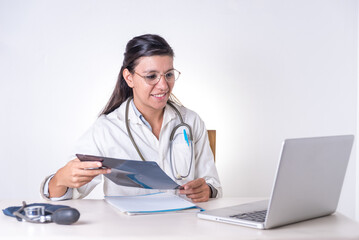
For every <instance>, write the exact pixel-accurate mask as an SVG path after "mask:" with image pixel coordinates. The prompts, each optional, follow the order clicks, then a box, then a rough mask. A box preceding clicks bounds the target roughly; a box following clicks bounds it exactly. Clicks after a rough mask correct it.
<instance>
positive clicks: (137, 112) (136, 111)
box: [131, 99, 152, 131]
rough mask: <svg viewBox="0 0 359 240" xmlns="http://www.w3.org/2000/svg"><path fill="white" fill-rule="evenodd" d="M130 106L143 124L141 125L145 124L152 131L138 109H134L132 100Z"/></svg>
mask: <svg viewBox="0 0 359 240" xmlns="http://www.w3.org/2000/svg"><path fill="white" fill-rule="evenodd" d="M131 105H132V108H133V110H134V111H135V113H136V116H137V117H139V118H140V119H141V121H142V122H143V124H145V125H146V126H147V127H148V128H149V129H150V130H151V131H152V127H151V125H150V124H149V123H148V122H147V120H146V119H145V117H144V116H143V115H142V113H141V112H140V111H138V109H137V108H136V105H135V103H134V102H133V99H132V100H131Z"/></svg>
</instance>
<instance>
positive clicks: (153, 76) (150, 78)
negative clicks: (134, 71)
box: [146, 74, 157, 81]
mask: <svg viewBox="0 0 359 240" xmlns="http://www.w3.org/2000/svg"><path fill="white" fill-rule="evenodd" d="M146 78H147V79H148V80H150V81H152V80H155V79H157V75H156V74H152V75H147V76H146Z"/></svg>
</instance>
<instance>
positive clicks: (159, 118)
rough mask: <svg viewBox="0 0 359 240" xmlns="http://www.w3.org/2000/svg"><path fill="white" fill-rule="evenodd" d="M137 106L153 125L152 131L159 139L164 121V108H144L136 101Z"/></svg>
mask: <svg viewBox="0 0 359 240" xmlns="http://www.w3.org/2000/svg"><path fill="white" fill-rule="evenodd" d="M134 103H135V102H134ZM135 106H136V108H137V109H138V111H140V113H141V114H142V116H143V117H144V118H145V119H146V121H147V122H148V123H149V124H150V125H151V128H152V133H153V134H154V135H155V136H156V138H157V139H159V136H160V132H161V127H162V122H163V115H164V108H163V109H160V110H157V109H143V108H141V106H137V105H136V103H135Z"/></svg>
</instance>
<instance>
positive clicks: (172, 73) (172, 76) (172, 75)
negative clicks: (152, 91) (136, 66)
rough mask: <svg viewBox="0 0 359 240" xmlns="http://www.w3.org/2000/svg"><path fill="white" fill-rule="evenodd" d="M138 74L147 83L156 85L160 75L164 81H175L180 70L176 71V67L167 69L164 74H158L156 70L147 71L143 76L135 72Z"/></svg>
mask: <svg viewBox="0 0 359 240" xmlns="http://www.w3.org/2000/svg"><path fill="white" fill-rule="evenodd" d="M135 73H136V74H137V75H138V76H140V77H142V78H143V79H145V81H146V83H147V84H149V85H156V84H157V83H158V82H159V81H160V79H161V77H162V76H164V77H165V80H166V82H174V81H176V80H177V79H178V78H179V76H180V75H181V72H179V71H177V70H176V69H172V70H169V71H167V72H166V73H164V74H160V73H158V72H151V73H148V74H147V75H145V76H142V75H140V74H139V73H137V72H135Z"/></svg>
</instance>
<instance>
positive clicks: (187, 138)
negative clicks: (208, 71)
mask: <svg viewBox="0 0 359 240" xmlns="http://www.w3.org/2000/svg"><path fill="white" fill-rule="evenodd" d="M132 99H133V97H130V98H129V99H128V100H127V104H126V112H125V122H126V129H127V133H128V137H129V138H130V140H131V142H132V145H133V146H134V147H135V149H136V151H137V153H138V155H139V156H140V158H141V159H142V161H146V160H145V158H144V157H143V155H142V154H141V151H140V149H139V148H138V146H137V144H136V142H135V140H134V139H133V136H132V134H131V131H130V127H129V125H128V120H129V119H128V111H129V106H130V102H131V100H132ZM167 104H168V105H169V106H170V107H172V108H173V110H175V112H176V114H177V115H178V117H179V119H180V121H181V123H180V124H178V125H176V126H175V127H174V128H173V130H172V132H171V135H170V164H171V171H172V175H173V177H174V178H175V179H177V180H182V179H185V178H186V177H188V176H189V174H190V173H191V168H192V161H193V135H192V129H191V127H190V126H189V125H188V124H187V123H185V122H184V121H183V118H182V115H181V113H180V112H179V111H178V109H177V108H176V107H175V106H174V105H173V104H172V103H171V102H170V101H168V102H167ZM181 127H183V128H184V129H183V135H184V140H185V141H186V142H187V145H188V147H189V148H190V150H191V160H190V164H189V168H188V172H187V174H185V175H181V174H180V173H179V172H178V171H177V168H176V165H175V164H174V163H173V159H172V158H173V157H172V155H173V142H174V140H176V138H177V137H179V136H180V134H176V132H177V129H179V128H181ZM186 129H187V130H188V133H189V134H188V135H187V131H186ZM175 172H176V173H175Z"/></svg>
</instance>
